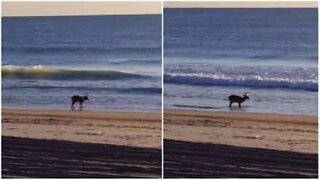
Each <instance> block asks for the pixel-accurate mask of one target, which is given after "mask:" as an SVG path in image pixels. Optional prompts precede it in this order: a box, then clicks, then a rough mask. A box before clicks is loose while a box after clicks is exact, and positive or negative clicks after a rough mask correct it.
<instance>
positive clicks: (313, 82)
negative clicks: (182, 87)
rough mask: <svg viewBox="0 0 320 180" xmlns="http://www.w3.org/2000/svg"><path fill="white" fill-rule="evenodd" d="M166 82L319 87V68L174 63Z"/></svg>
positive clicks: (312, 89) (290, 87)
mask: <svg viewBox="0 0 320 180" xmlns="http://www.w3.org/2000/svg"><path fill="white" fill-rule="evenodd" d="M164 81H165V82H166V83H175V84H191V85H203V86H210V85H218V86H245V87H258V88H288V89H301V90H308V91H317V90H318V80H317V69H316V68H300V67H299V68H297V67H295V68H292V67H290V68H283V67H249V66H243V67H242V66H239V67H233V66H232V67H231V66H220V65H179V66H177V65H172V66H169V67H167V68H166V72H165V74H164Z"/></svg>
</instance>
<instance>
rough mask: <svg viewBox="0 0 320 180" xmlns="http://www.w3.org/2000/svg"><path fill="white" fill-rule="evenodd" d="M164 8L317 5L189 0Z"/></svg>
mask: <svg viewBox="0 0 320 180" xmlns="http://www.w3.org/2000/svg"><path fill="white" fill-rule="evenodd" d="M163 5H164V7H165V8H255V7H264V8H268V7H270V8H272V7H279V8H281V7H285V8H288V7H292V8H294V7H306V8H316V7H318V3H317V1H291V2H290V1H228V0H227V1H216V2H208V1H202V2H201V1H197V2H195V1H189V2H164V4H163Z"/></svg>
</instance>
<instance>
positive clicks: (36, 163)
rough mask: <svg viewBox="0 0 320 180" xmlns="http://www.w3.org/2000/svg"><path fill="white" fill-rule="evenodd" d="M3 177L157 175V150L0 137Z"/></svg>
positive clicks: (158, 170)
mask: <svg viewBox="0 0 320 180" xmlns="http://www.w3.org/2000/svg"><path fill="white" fill-rule="evenodd" d="M2 177H3V178H10V177H13V178H16V177H26V178H71V177H72V178H97V177H99V178H140V177H153V178H157V177H161V149H154V148H138V147H128V146H117V145H104V144H93V143H79V142H71V141H60V140H38V139H29V138H16V137H7V136H2Z"/></svg>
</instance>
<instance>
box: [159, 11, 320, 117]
mask: <svg viewBox="0 0 320 180" xmlns="http://www.w3.org/2000/svg"><path fill="white" fill-rule="evenodd" d="M317 12H318V10H317V9H316V8H267V9H265V8H256V9H254V8H252V9H246V8H241V9H237V8H233V9H228V8H220V9H192V8H191V9H174V8H172V9H171V8H169V9H165V10H164V106H165V108H178V109H197V110H200V109H206V110H212V111H240V112H259V113H278V114H303V115H317V113H318V112H317V111H318V107H317V99H318V28H317V27H318V24H317V22H318V19H317V18H318V13H317ZM244 93H248V95H249V97H250V99H249V100H248V101H246V102H244V103H243V108H241V109H240V108H238V107H237V104H233V105H234V107H232V108H231V109H230V108H229V107H228V105H229V102H228V96H229V95H231V94H238V95H243V94H244Z"/></svg>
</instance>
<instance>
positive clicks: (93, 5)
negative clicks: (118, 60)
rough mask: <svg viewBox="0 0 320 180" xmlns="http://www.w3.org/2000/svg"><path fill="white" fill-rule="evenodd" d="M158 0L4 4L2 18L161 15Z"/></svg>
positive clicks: (213, 4)
mask: <svg viewBox="0 0 320 180" xmlns="http://www.w3.org/2000/svg"><path fill="white" fill-rule="evenodd" d="M317 4H318V3H317V1H291V2H290V1H274V0H273V1H232V0H231V1H230V0H224V1H221V0H219V1H216V2H208V1H207V2H205V1H202V2H201V1H188V2H187V1H184V2H176V1H175V2H173V1H165V2H164V7H165V8H192V7H193V8H223V7H231V8H232V7H253V8H254V7H313V8H314V7H317V6H318V5H317ZM161 12H162V4H161V1H131V2H129V1H127V2H126V1H109V2H108V1H100V2H99V1H96V2H89V1H69V2H63V1H58V2H57V1H56V2H53V1H51V2H46V1H29V2H28V1H5V2H2V16H62V15H63V16H65V15H107V14H161Z"/></svg>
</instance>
